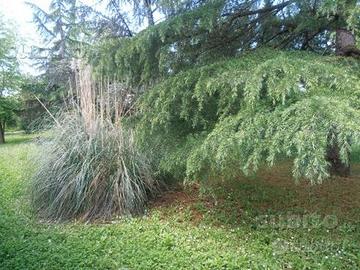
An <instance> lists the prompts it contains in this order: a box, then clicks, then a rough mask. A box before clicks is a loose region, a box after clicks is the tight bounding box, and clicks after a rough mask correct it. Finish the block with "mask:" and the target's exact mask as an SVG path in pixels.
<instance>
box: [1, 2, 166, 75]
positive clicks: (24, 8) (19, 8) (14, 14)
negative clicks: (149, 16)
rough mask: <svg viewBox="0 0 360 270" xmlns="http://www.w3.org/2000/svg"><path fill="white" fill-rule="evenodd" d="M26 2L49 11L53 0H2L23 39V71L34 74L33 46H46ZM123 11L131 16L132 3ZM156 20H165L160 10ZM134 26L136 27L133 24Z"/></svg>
mask: <svg viewBox="0 0 360 270" xmlns="http://www.w3.org/2000/svg"><path fill="white" fill-rule="evenodd" d="M26 2H30V3H33V4H35V5H37V6H39V7H40V8H41V9H43V10H44V11H48V8H49V5H50V2H51V0H27V1H26V0H0V14H2V15H4V16H5V18H6V19H8V20H10V21H12V22H13V23H15V24H16V26H17V31H16V32H17V33H18V34H19V38H20V39H21V40H22V41H23V42H22V43H23V45H22V46H21V48H20V52H19V53H20V55H19V58H20V65H21V71H22V72H23V73H28V74H32V75H36V74H39V72H38V71H37V70H36V69H35V68H34V67H33V66H32V63H33V62H32V61H31V59H29V56H30V52H31V48H32V46H36V47H41V46H44V43H43V42H42V38H41V36H40V34H39V33H38V32H37V27H36V25H35V24H34V23H33V22H32V20H33V11H32V9H31V7H30V6H29V5H27V4H26ZM81 2H82V3H84V4H87V5H89V6H92V7H93V8H95V9H97V10H100V11H104V10H105V9H106V8H105V6H104V3H103V4H99V1H97V0H81ZM122 9H123V12H125V13H128V16H129V18H131V16H132V8H131V5H124V6H123V8H122ZM154 19H155V21H157V22H159V21H161V20H163V18H162V17H161V15H160V14H159V13H158V12H155V13H154ZM145 21H146V20H145ZM132 28H135V27H134V26H132ZM144 28H146V23H145V24H143V25H141V26H140V27H137V29H136V31H140V30H142V29H144Z"/></svg>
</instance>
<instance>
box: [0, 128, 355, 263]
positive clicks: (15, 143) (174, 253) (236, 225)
mask: <svg viewBox="0 0 360 270" xmlns="http://www.w3.org/2000/svg"><path fill="white" fill-rule="evenodd" d="M30 139H31V137H29V136H28V135H21V134H14V135H9V136H8V142H9V144H7V145H3V146H0V156H1V159H0V269H359V268H360V225H359V224H360V222H359V221H360V211H359V209H360V204H359V192H360V183H358V182H359V181H357V180H358V179H360V167H359V166H358V165H355V170H354V176H353V178H352V179H337V181H331V182H326V183H325V184H324V185H322V186H317V187H315V188H314V187H313V188H310V187H309V186H308V185H306V184H304V183H303V184H300V185H298V186H296V185H295V184H294V183H293V181H292V180H291V179H290V178H289V176H288V174H289V169H288V168H289V166H288V164H286V163H284V164H282V165H281V166H279V167H277V168H276V169H273V170H271V171H269V170H263V171H262V172H261V173H260V174H259V175H258V176H256V177H255V176H254V177H252V178H244V177H239V179H236V180H234V181H233V182H228V183H222V184H221V185H219V184H213V185H211V188H210V189H209V190H207V193H205V194H206V195H201V189H200V190H199V188H198V187H196V186H192V187H189V188H187V189H185V190H182V189H179V190H173V191H171V192H168V193H166V194H164V195H163V196H162V197H161V198H160V199H158V200H157V201H155V202H153V204H152V207H151V208H150V209H149V211H148V214H147V215H146V216H144V217H142V218H132V219H124V220H114V221H112V222H109V223H107V224H81V223H77V222H72V223H66V224H64V223H63V224H52V223H46V222H41V221H38V220H36V219H35V218H34V216H33V214H32V213H31V211H30V208H29V199H28V197H27V192H26V188H27V184H28V180H29V177H30V174H31V167H30V165H29V163H28V161H27V160H28V157H29V155H30V154H31V153H32V152H34V151H37V146H36V145H35V144H34V143H31V142H30V141H29V140H30ZM327 217H335V218H336V222H330V221H331V220H330V219H326V218H327ZM299 224H300V225H299Z"/></svg>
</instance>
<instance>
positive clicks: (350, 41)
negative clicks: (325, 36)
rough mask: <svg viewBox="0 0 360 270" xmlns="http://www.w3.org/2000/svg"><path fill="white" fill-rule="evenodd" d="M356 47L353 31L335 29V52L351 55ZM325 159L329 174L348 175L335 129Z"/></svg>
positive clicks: (329, 137) (331, 133)
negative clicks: (327, 163) (328, 165)
mask: <svg viewBox="0 0 360 270" xmlns="http://www.w3.org/2000/svg"><path fill="white" fill-rule="evenodd" d="M353 48H356V40H355V36H354V35H353V33H352V32H351V31H349V30H346V29H342V28H341V29H337V30H336V54H337V55H340V56H351V54H349V52H350V51H351V50H352V49H353ZM326 160H327V161H328V162H329V163H330V174H331V175H333V176H342V177H347V176H349V175H350V164H348V165H347V164H344V163H343V162H342V161H341V159H340V147H339V145H338V143H337V134H336V131H335V129H334V130H333V131H331V132H330V134H329V136H328V149H327V154H326Z"/></svg>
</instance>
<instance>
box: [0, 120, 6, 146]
mask: <svg viewBox="0 0 360 270" xmlns="http://www.w3.org/2000/svg"><path fill="white" fill-rule="evenodd" d="M4 143H5V124H3V123H1V122H0V144H4Z"/></svg>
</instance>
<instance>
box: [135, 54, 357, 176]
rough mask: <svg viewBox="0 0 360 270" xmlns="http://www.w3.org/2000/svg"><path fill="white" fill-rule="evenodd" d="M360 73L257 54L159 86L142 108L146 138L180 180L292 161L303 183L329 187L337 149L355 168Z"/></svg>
mask: <svg viewBox="0 0 360 270" xmlns="http://www.w3.org/2000/svg"><path fill="white" fill-rule="evenodd" d="M359 71H360V70H359V63H358V62H357V61H351V60H345V59H341V58H333V57H324V56H317V55H316V54H309V53H303V52H284V51H273V50H260V51H257V52H256V53H248V54H247V55H244V56H242V57H238V58H235V59H230V60H226V61H222V62H219V63H215V64H212V65H206V66H204V67H201V68H195V69H191V70H189V71H186V72H182V73H180V74H178V75H176V76H173V77H171V78H169V79H168V80H165V81H164V82H163V83H160V84H158V85H156V86H155V87H154V88H152V89H151V90H150V91H149V92H148V93H147V94H146V95H145V96H144V98H143V99H142V102H141V117H140V118H141V119H140V123H139V127H138V128H139V131H140V133H141V134H142V138H143V142H144V144H145V145H146V147H149V145H152V147H154V149H156V151H157V152H158V153H159V148H162V149H163V152H161V153H159V156H160V160H159V164H160V168H161V169H163V170H164V171H167V172H170V173H172V174H177V172H178V171H182V172H185V171H186V172H187V177H188V178H189V179H198V178H199V177H204V176H205V177H206V178H209V177H210V178H212V177H225V178H228V177H234V176H236V175H237V174H239V171H240V170H242V171H243V172H244V173H249V172H251V171H256V170H257V168H258V167H259V166H260V165H261V164H263V163H264V162H266V163H268V164H269V165H272V164H274V162H275V161H276V160H277V159H278V158H283V157H284V156H288V157H290V158H292V159H294V167H293V169H294V171H293V172H294V176H295V177H296V178H299V177H305V178H308V179H311V180H312V181H314V182H318V183H319V182H321V181H322V180H323V179H324V178H326V177H328V176H329V173H328V169H329V168H328V167H329V164H328V162H327V160H326V151H327V148H328V146H329V144H337V145H339V146H340V153H341V159H342V161H343V162H344V163H348V162H349V156H348V153H349V151H350V147H351V144H352V143H357V142H359V139H360V137H359V135H360V128H359V127H360V122H359V119H360V111H359V109H360V103H359V95H360V88H359ZM333 133H335V134H337V136H334V135H332V134H333ZM329 136H332V137H331V139H330V141H329ZM180 176H181V175H180ZM182 176H183V175H182Z"/></svg>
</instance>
